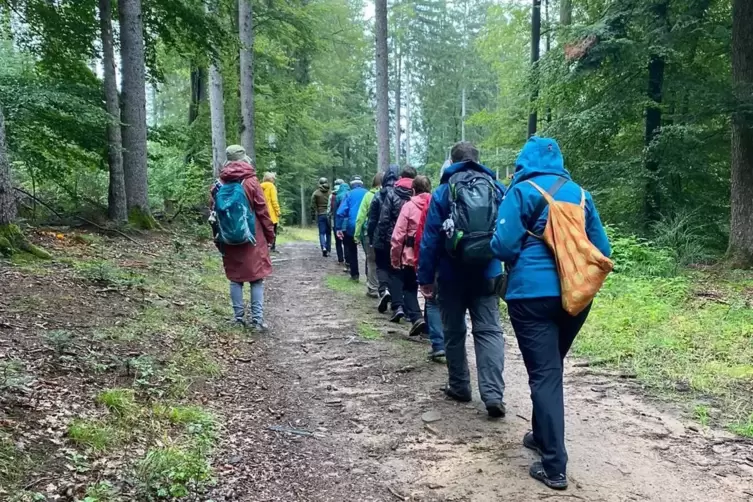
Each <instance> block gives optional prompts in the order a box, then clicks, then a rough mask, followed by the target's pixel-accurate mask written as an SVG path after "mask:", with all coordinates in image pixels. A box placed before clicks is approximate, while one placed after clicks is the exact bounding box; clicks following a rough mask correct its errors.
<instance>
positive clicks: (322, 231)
mask: <svg viewBox="0 0 753 502" xmlns="http://www.w3.org/2000/svg"><path fill="white" fill-rule="evenodd" d="M316 224H317V226H318V227H319V247H320V248H322V251H326V252H328V253H329V252H330V251H332V228H330V226H329V217H328V216H327V215H326V214H320V215H319V216H317V217H316Z"/></svg>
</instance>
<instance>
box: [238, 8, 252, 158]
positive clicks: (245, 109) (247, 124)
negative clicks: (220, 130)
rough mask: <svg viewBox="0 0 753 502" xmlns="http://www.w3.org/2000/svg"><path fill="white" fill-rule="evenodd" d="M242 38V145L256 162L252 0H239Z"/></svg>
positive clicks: (239, 22)
mask: <svg viewBox="0 0 753 502" xmlns="http://www.w3.org/2000/svg"><path fill="white" fill-rule="evenodd" d="M238 26H239V30H240V39H241V119H242V121H241V122H242V123H241V145H243V148H245V149H246V155H248V156H249V157H251V160H253V161H254V162H256V149H255V139H254V19H253V11H252V8H251V0H238Z"/></svg>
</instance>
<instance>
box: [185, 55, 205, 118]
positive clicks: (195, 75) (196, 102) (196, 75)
mask: <svg viewBox="0 0 753 502" xmlns="http://www.w3.org/2000/svg"><path fill="white" fill-rule="evenodd" d="M206 99H207V70H206V68H204V67H202V66H194V65H191V104H190V105H189V106H188V125H191V124H193V123H194V121H195V120H196V119H197V118H199V108H200V107H201V102H202V101H204V100H206Z"/></svg>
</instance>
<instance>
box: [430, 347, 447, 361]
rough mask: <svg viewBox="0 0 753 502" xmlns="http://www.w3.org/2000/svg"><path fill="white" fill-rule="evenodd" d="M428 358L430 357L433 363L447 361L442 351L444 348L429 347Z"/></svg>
mask: <svg viewBox="0 0 753 502" xmlns="http://www.w3.org/2000/svg"><path fill="white" fill-rule="evenodd" d="M429 359H431V360H432V361H433V362H435V363H445V362H447V361H446V359H445V352H444V350H434V349H429Z"/></svg>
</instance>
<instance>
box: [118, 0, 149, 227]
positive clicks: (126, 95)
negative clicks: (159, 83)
mask: <svg viewBox="0 0 753 502" xmlns="http://www.w3.org/2000/svg"><path fill="white" fill-rule="evenodd" d="M118 13H119V18H120V57H121V59H122V61H121V69H122V81H123V82H122V99H123V113H122V120H123V131H122V134H123V169H124V175H125V189H126V202H127V205H128V219H129V221H130V222H131V223H133V224H135V225H136V226H138V227H142V228H153V227H154V226H155V222H154V219H153V218H152V216H151V213H150V211H149V192H148V189H149V186H148V178H147V158H146V68H145V67H144V27H143V19H142V13H141V0H120V1H119V2H118Z"/></svg>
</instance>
